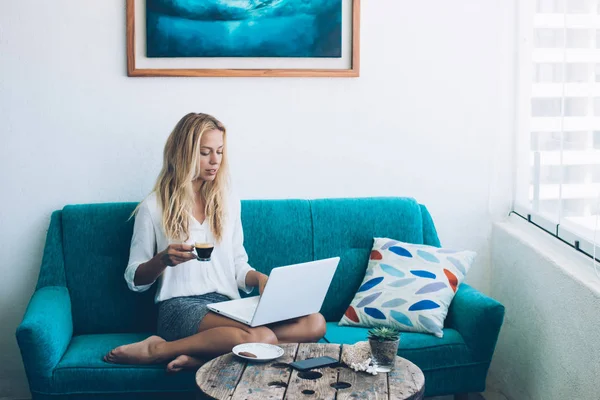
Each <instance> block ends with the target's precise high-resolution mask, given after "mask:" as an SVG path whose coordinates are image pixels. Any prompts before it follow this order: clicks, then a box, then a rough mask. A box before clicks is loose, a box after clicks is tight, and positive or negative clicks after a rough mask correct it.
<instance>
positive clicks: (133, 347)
mask: <svg viewBox="0 0 600 400" xmlns="http://www.w3.org/2000/svg"><path fill="white" fill-rule="evenodd" d="M164 342H165V339H163V338H161V337H160V336H150V337H149V338H147V339H144V340H142V341H141V342H137V343H132V344H126V345H124V346H119V347H117V348H115V349H112V350H111V351H109V352H108V354H106V355H105V356H104V361H106V362H109V363H115V364H154V363H159V362H162V361H164V360H160V359H159V358H158V356H157V354H156V346H157V345H159V344H160V343H164Z"/></svg>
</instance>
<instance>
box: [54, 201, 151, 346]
mask: <svg viewBox="0 0 600 400" xmlns="http://www.w3.org/2000/svg"><path fill="white" fill-rule="evenodd" d="M135 205H136V204H135V203H110V204H85V205H73V206H66V207H65V208H64V209H63V213H62V218H63V249H64V258H65V277H66V281H67V287H68V289H69V294H70V295H71V304H72V312H73V332H74V334H76V335H77V334H87V333H115V332H118V333H125V332H140V331H150V332H151V331H153V330H155V329H156V309H155V307H154V306H153V303H154V292H155V288H154V287H153V288H152V289H150V290H148V291H147V292H144V293H134V292H132V291H131V290H129V288H128V287H127V284H126V283H125V279H124V278H123V273H124V272H125V268H126V267H127V262H128V259H129V247H130V244H131V235H132V232H133V218H132V219H130V220H129V216H130V215H131V212H132V211H133V209H134V208H135Z"/></svg>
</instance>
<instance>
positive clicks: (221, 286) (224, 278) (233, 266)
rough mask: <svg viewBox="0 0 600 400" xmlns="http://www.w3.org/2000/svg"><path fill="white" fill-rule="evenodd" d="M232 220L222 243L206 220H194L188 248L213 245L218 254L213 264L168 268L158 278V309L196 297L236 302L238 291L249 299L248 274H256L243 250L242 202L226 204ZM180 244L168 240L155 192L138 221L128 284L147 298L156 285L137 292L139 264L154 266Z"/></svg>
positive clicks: (192, 262)
mask: <svg viewBox="0 0 600 400" xmlns="http://www.w3.org/2000/svg"><path fill="white" fill-rule="evenodd" d="M227 202H228V207H227V210H228V214H227V216H226V222H225V227H224V230H223V239H222V240H221V242H219V243H217V242H215V241H214V238H213V235H212V232H211V230H210V228H209V227H208V224H207V219H205V221H204V223H202V224H200V223H199V222H198V221H197V220H196V219H195V218H194V217H193V216H192V215H190V238H189V239H188V240H187V241H186V242H184V243H186V244H191V245H192V246H193V245H194V243H195V242H197V241H198V242H207V241H209V242H210V241H212V242H213V243H215V248H214V250H213V252H212V254H211V261H202V262H201V261H198V260H190V261H186V262H184V263H181V264H178V265H176V266H174V267H167V268H166V269H165V270H164V272H163V273H162V274H161V275H160V276H159V277H158V279H157V280H158V289H157V291H156V296H155V298H154V301H155V302H156V303H158V302H160V301H164V300H168V299H170V298H173V297H181V296H194V295H201V294H205V293H211V292H217V293H220V294H223V295H225V296H228V297H230V298H232V299H238V298H240V295H239V293H238V288H240V289H242V290H243V291H245V292H247V293H249V292H250V291H251V290H252V288H248V287H246V274H247V273H248V271H251V270H254V268H252V267H250V265H249V264H248V255H247V254H246V250H245V249H244V234H243V231H242V221H241V203H240V201H239V199H237V198H232V196H230V198H228V199H227ZM172 243H181V241H173V240H170V239H167V237H166V235H165V232H164V229H163V226H162V212H161V209H160V207H159V205H158V198H157V195H156V192H153V193H152V194H151V195H150V196H148V198H146V199H145V200H144V201H143V202H142V204H141V206H140V208H139V210H138V213H137V215H136V217H135V223H134V226H133V237H132V238H131V249H130V252H129V263H128V265H127V269H126V270H125V281H127V285H128V286H129V289H131V290H133V291H134V292H144V291H146V290H148V289H149V288H150V287H151V286H152V285H153V283H154V282H153V283H150V284H148V285H139V286H136V285H135V284H134V282H133V278H134V277H135V271H136V270H137V268H138V267H139V265H140V264H142V263H145V262H147V261H149V260H150V259H151V258H152V257H154V256H155V255H156V254H157V253H158V252H160V251H163V250H165V249H166V248H167V246H168V245H169V244H172Z"/></svg>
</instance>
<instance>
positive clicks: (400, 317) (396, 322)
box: [340, 238, 475, 337]
mask: <svg viewBox="0 0 600 400" xmlns="http://www.w3.org/2000/svg"><path fill="white" fill-rule="evenodd" d="M474 258H475V252H473V251H468V250H465V251H456V250H449V249H440V248H438V247H433V246H427V245H423V244H411V243H404V242H399V241H397V240H393V239H389V238H375V241H374V243H373V250H372V251H371V258H370V260H369V265H368V267H367V272H366V273H365V277H364V279H363V281H362V284H361V286H360V287H359V289H358V291H357V292H356V295H355V296H354V299H353V300H352V303H351V304H350V306H349V307H348V309H347V310H346V313H345V314H344V316H343V317H342V319H341V321H340V325H350V326H362V327H367V328H368V327H375V326H387V327H389V328H395V329H398V330H400V331H406V332H422V333H431V334H434V335H435V336H437V337H442V336H443V330H442V329H443V327H444V320H445V319H446V315H447V314H448V307H450V303H451V302H452V299H453V298H454V293H456V290H457V288H458V286H459V285H460V284H461V282H462V281H463V280H464V279H465V277H466V274H467V272H468V271H469V269H470V268H471V264H472V262H473V260H474Z"/></svg>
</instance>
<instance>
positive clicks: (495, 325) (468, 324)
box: [446, 283, 504, 362]
mask: <svg viewBox="0 0 600 400" xmlns="http://www.w3.org/2000/svg"><path fill="white" fill-rule="evenodd" d="M503 320H504V306H503V305H502V304H500V303H499V302H497V301H496V300H494V299H492V298H490V297H488V296H486V295H484V294H483V293H481V292H479V291H477V290H476V289H474V288H472V287H471V286H469V285H467V284H464V283H463V284H462V285H460V287H459V288H458V291H457V292H456V295H455V296H454V299H453V300H452V303H451V304H450V309H449V310H448V316H447V317H446V326H447V327H449V328H454V329H456V330H457V331H458V332H459V333H460V334H461V336H462V337H463V339H464V340H465V343H466V344H467V346H468V347H469V349H471V351H472V352H473V358H474V359H475V360H476V361H488V362H489V361H491V359H492V356H493V354H494V349H495V347H496V342H497V340H498V335H499V334H500V328H501V326H502V322H503Z"/></svg>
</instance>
